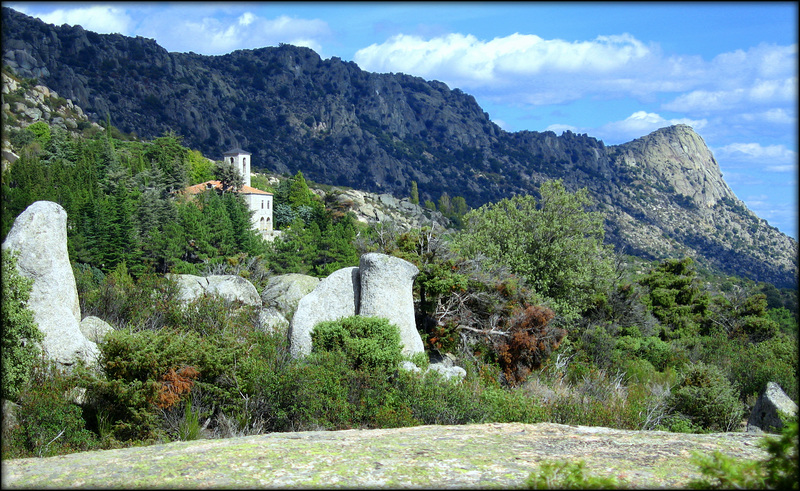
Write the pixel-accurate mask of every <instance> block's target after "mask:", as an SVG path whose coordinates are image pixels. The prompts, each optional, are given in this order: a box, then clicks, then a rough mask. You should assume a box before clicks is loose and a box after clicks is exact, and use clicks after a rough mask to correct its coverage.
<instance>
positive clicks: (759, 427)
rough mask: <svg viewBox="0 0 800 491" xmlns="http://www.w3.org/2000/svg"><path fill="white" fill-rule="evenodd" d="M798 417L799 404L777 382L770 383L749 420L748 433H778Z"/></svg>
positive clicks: (754, 407)
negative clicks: (792, 419)
mask: <svg viewBox="0 0 800 491" xmlns="http://www.w3.org/2000/svg"><path fill="white" fill-rule="evenodd" d="M796 416H797V404H795V403H794V401H792V400H791V399H789V396H787V395H786V393H785V392H784V391H783V389H781V388H780V386H779V385H778V384H776V383H775V382H768V383H767V387H766V388H765V389H764V392H762V393H761V395H760V396H759V398H758V400H757V401H756V405H755V406H753V411H752V412H751V413H750V418H749V419H748V420H747V431H750V432H756V433H758V432H760V431H770V432H773V431H776V432H780V430H781V429H782V428H783V427H784V426H785V425H786V423H787V422H788V421H790V420H791V418H795V417H796Z"/></svg>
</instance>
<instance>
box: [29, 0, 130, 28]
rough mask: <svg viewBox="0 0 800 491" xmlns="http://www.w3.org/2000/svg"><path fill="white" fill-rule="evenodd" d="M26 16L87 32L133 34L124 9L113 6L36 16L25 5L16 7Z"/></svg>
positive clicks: (61, 11) (94, 6)
mask: <svg viewBox="0 0 800 491" xmlns="http://www.w3.org/2000/svg"><path fill="white" fill-rule="evenodd" d="M15 8H17V10H19V11H20V12H23V13H25V14H28V15H31V16H35V17H38V18H40V19H41V20H43V21H44V22H47V23H48V24H54V25H57V26H60V25H62V24H69V25H73V26H75V25H79V26H81V27H83V28H84V29H86V30H87V31H93V32H98V33H101V34H111V33H119V34H125V35H128V34H130V32H131V28H132V27H131V26H132V21H131V18H130V17H129V16H128V15H127V14H126V13H125V8H124V7H115V6H111V5H92V6H90V7H80V8H63V9H57V10H53V11H52V12H48V13H45V14H36V13H33V12H31V10H30V9H29V8H28V7H27V6H25V5H23V6H21V7H16V6H15Z"/></svg>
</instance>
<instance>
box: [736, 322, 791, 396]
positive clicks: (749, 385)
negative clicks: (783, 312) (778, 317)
mask: <svg viewBox="0 0 800 491" xmlns="http://www.w3.org/2000/svg"><path fill="white" fill-rule="evenodd" d="M797 370H798V352H797V340H796V339H792V338H790V337H789V336H787V335H785V334H783V333H780V334H778V335H776V336H774V337H773V338H770V339H768V340H766V341H763V342H761V343H758V344H748V345H745V346H741V345H737V346H734V347H733V348H732V349H731V353H730V372H731V377H732V379H733V380H734V381H735V382H736V383H737V384H738V386H739V387H740V389H741V393H740V398H742V399H746V398H747V397H748V396H757V395H758V394H760V393H761V391H763V390H764V388H765V387H766V386H767V382H775V383H777V384H778V385H780V386H781V388H782V389H783V390H784V391H785V392H786V395H787V396H788V397H789V398H790V399H792V400H793V401H797V400H798V391H797V387H798V381H797Z"/></svg>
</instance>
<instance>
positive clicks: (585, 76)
mask: <svg viewBox="0 0 800 491" xmlns="http://www.w3.org/2000/svg"><path fill="white" fill-rule="evenodd" d="M5 5H6V6H9V7H11V8H14V9H16V10H18V11H21V12H24V13H26V14H28V15H33V16H36V17H39V18H41V19H42V20H44V21H45V22H48V23H51V24H56V25H61V24H65V23H66V24H70V25H76V24H79V25H81V26H83V27H84V28H85V29H87V30H91V31H95V32H99V33H112V32H117V33H120V34H124V35H126V36H144V37H147V38H152V39H155V40H156V41H157V42H158V43H159V44H160V45H161V46H163V47H164V48H166V49H167V50H168V51H178V52H189V51H193V52H195V53H199V54H205V55H218V54H225V53H229V52H231V51H233V50H236V49H252V48H259V47H264V46H277V45H278V43H289V44H296V45H301V46H307V47H309V48H312V49H314V50H315V51H316V52H317V53H319V54H320V56H322V57H323V58H330V57H331V56H337V57H339V58H342V59H343V60H346V61H355V62H356V63H357V64H358V65H359V66H360V67H361V68H362V69H364V70H368V71H373V72H395V73H398V72H402V73H408V74H411V75H417V76H420V77H423V78H425V79H428V80H431V79H434V80H440V81H442V82H445V83H446V84H448V86H450V88H456V87H458V88H460V89H461V90H463V91H464V92H466V93H469V94H471V95H473V96H475V99H476V100H477V101H478V103H479V104H480V105H481V106H482V107H483V109H484V110H485V111H486V112H488V113H489V116H490V117H491V118H492V119H493V120H494V121H495V122H496V123H497V124H498V125H500V126H501V127H502V128H504V129H506V130H508V131H519V130H533V131H545V130H553V131H555V132H556V133H558V134H560V133H561V132H562V131H563V130H566V129H569V130H572V131H573V132H578V133H587V134H589V135H590V136H594V137H596V138H598V139H601V140H603V141H604V142H605V143H606V144H607V145H613V144H619V143H624V142H626V141H630V140H632V139H634V138H638V137H640V136H644V135H646V134H648V133H649V132H651V131H654V130H656V129H658V128H660V127H663V126H668V125H671V124H676V123H684V124H688V125H690V126H692V127H693V128H694V129H695V131H697V133H698V134H700V136H701V137H703V139H704V140H705V142H706V144H707V145H708V146H709V148H710V149H711V150H712V152H713V153H714V156H715V157H716V159H717V161H718V162H719V165H720V167H721V169H722V172H723V175H724V176H725V180H726V181H727V183H728V185H729V186H730V187H731V189H733V191H734V192H735V193H736V195H737V196H738V197H739V198H740V199H742V200H743V201H745V203H746V204H747V205H748V207H749V208H750V209H751V210H753V211H755V212H756V214H758V215H759V216H760V217H762V218H764V219H766V220H767V221H768V222H769V223H770V224H771V225H773V226H775V227H777V228H779V229H780V230H781V231H783V232H784V233H786V234H787V235H790V236H792V237H794V238H797V236H798V235H797V227H798V223H797V222H798V212H797V169H798V159H797V133H798V130H797V100H798V86H797V69H798V65H797V40H798V37H797V35H798V32H797V18H798V4H797V3H796V2H775V3H771V2H753V3H749V2H731V3H725V2H711V3H700V2H686V3H684V2H674V3H672V2H667V3H658V2H643V3H637V2H622V3H608V2H603V3H592V2H588V3H584V2H574V3H570V2H564V3H560V2H553V3H548V2H544V3H542V2H532V3H525V2H522V3H520V2H511V3H502V2H491V3H481V2H478V3H470V2H466V3H462V2H459V3H455V2H453V3H448V2H441V3H424V2H410V3H385V2H379V3H369V2H367V3H364V2H354V3H337V2H323V3H313V2H308V3H305V2H295V3H292V2H288V3H281V2H270V3H264V2H254V3H246V2H245V3H236V2H215V3H193V2H188V3H184V2H177V3H169V2H160V3H147V2H124V3H116V2H112V3H107V4H104V3H97V2H88V3H79V2H59V3H45V2H36V3H19V2H13V3H11V2H8V3H5Z"/></svg>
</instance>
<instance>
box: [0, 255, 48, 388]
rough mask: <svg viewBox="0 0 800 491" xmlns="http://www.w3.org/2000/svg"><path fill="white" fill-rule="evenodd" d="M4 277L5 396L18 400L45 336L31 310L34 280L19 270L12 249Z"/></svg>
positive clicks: (6, 260) (3, 261) (4, 270)
mask: <svg viewBox="0 0 800 491" xmlns="http://www.w3.org/2000/svg"><path fill="white" fill-rule="evenodd" d="M2 266H3V268H2V277H3V286H2V288H3V310H2V313H0V315H2V320H3V322H2V326H3V329H2V331H3V345H2V346H3V352H2V353H3V356H2V367H3V372H2V385H1V386H0V387H2V393H0V397H2V398H3V399H10V400H16V398H17V396H18V395H19V391H20V389H21V387H22V385H23V384H24V383H25V382H26V381H27V380H28V378H29V377H30V372H31V368H32V367H33V365H34V363H35V362H36V359H37V355H38V353H39V347H38V344H37V343H40V342H41V341H43V340H44V335H43V334H42V333H41V331H39V327H38V326H37V325H36V321H35V320H34V317H33V312H31V311H30V310H28V298H29V297H30V293H31V285H32V284H33V280H30V279H28V278H25V277H23V276H21V275H20V274H19V272H18V271H17V259H16V257H15V256H14V255H13V254H12V252H11V251H9V250H7V249H3V252H2Z"/></svg>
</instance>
